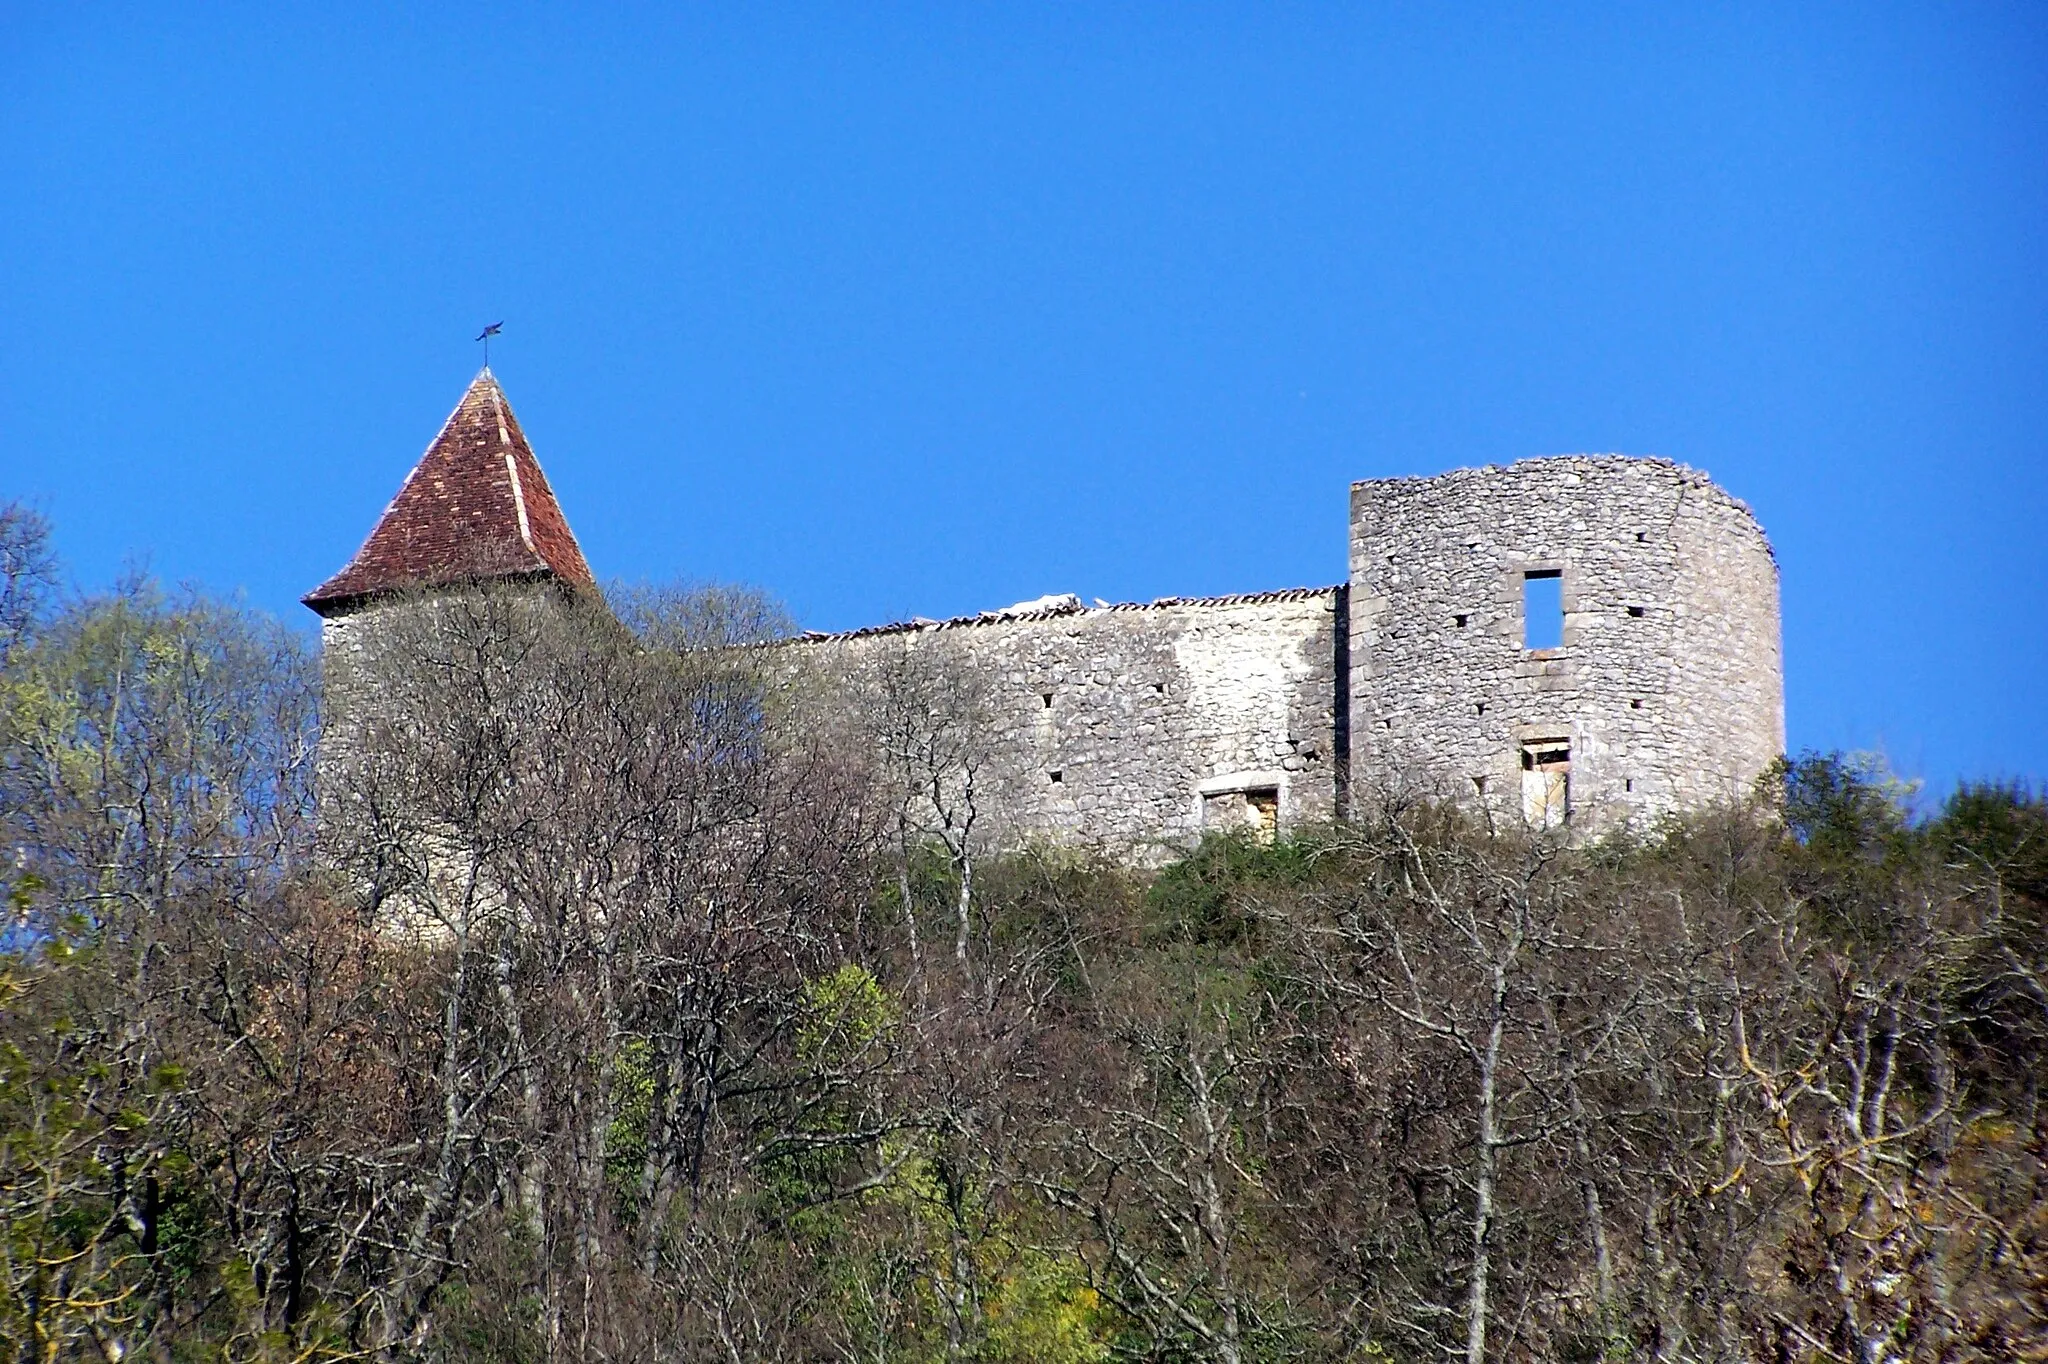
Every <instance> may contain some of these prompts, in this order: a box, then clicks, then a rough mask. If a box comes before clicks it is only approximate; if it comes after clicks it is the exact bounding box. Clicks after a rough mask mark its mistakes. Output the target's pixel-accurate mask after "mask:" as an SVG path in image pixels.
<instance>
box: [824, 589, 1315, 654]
mask: <svg viewBox="0 0 2048 1364" xmlns="http://www.w3.org/2000/svg"><path fill="white" fill-rule="evenodd" d="M1337 590H1338V586H1337V585H1333V586H1330V587H1283V588H1279V589H1277V590H1275V591H1272V592H1234V593H1231V594H1229V595H1227V596H1221V597H1160V598H1157V599H1156V600H1153V601H1124V602H1112V603H1110V604H1109V605H1108V606H1081V607H1071V606H1070V607H1054V608H1051V609H1049V610H1045V611H1027V612H1023V613H1020V614H1011V613H1009V612H1004V611H984V612H982V613H980V614H979V615H974V616H953V617H951V618H949V619H946V620H899V621H891V622H890V623H888V624H887V625H865V626H862V627H861V628H860V629H858V630H839V631H830V630H806V631H804V632H803V633H802V634H801V635H798V636H797V637H796V642H798V643H825V642H829V641H834V640H846V639H872V638H875V637H877V636H880V635H908V634H915V633H917V632H919V631H923V630H960V629H965V628H967V627H969V626H974V625H1014V624H1019V623H1030V622H1035V621H1048V620H1071V619H1073V618H1075V617H1078V616H1096V615H1101V614H1103V613H1104V612H1108V611H1161V610H1170V609H1172V608H1174V607H1180V606H1255V605H1258V604H1259V603H1262V602H1279V601H1309V600H1312V599H1313V598H1316V597H1323V596H1330V595H1333V594H1334V593H1336V592H1337Z"/></svg>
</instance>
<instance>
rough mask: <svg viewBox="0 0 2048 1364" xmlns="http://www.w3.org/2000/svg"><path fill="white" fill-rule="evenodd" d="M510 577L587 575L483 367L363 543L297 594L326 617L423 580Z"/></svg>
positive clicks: (574, 579)
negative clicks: (324, 577) (336, 570)
mask: <svg viewBox="0 0 2048 1364" xmlns="http://www.w3.org/2000/svg"><path fill="white" fill-rule="evenodd" d="M511 577H554V578H559V579H561V580H562V581H564V582H570V583H588V582H590V581H592V579H591V576H590V565H589V564H587V563H585V562H584V559H583V550H582V549H581V548H580V547H579V546H578V545H577V543H576V537H575V535H574V534H573V533H571V531H570V530H569V521H568V518H566V517H564V516H563V515H562V507H561V504H560V503H558V502H556V501H555V494H554V492H553V490H552V489H550V488H549V487H548V480H547V475H545V474H543V473H542V472H541V471H540V461H538V460H536V459H535V458H534V457H533V447H531V446H529V445H528V444H527V443H526V434H525V433H524V432H522V431H521V430H520V429H519V419H518V418H517V417H514V416H513V415H512V405H511V404H510V403H508V402H506V401H505V392H504V390H503V389H501V388H499V387H498V380H497V378H496V376H494V375H493V374H492V373H491V372H490V370H489V369H485V370H483V371H482V372H481V373H479V374H478V375H477V376H476V379H475V380H474V381H473V382H472V383H471V384H470V386H469V391H468V392H467V393H465V394H463V395H462V401H461V402H460V403H457V404H456V406H455V411H454V412H453V413H451V414H449V417H448V420H447V422H446V423H445V424H443V426H442V427H441V434H439V435H438V436H435V437H434V443H433V444H431V445H429V446H428V447H427V453H426V454H425V455H424V456H422V457H421V459H420V462H419V463H418V464H417V465H416V466H414V468H413V471H412V472H411V473H410V474H407V475H406V478H405V482H404V483H403V484H402V485H400V487H399V489H398V496H396V497H394V498H392V499H391V505H390V506H389V507H387V508H385V509H384V515H383V516H382V517H381V518H379V519H378V521H377V527H376V529H375V530H372V531H371V532H370V538H369V539H367V540H365V541H363V547H362V548H361V549H359V550H357V551H356V554H355V557H354V558H353V559H350V560H349V561H348V566H347V567H345V568H343V569H342V570H341V572H339V573H337V574H335V575H334V576H333V577H331V578H329V579H328V580H327V581H326V582H324V583H322V584H320V586H318V587H316V588H314V589H313V590H312V591H311V592H309V593H307V594H306V596H305V597H304V598H303V600H304V601H305V603H306V605H308V606H310V607H312V608H313V609H314V610H315V611H318V612H320V613H321V614H322V615H326V614H329V613H330V612H333V611H337V610H343V609H346V608H347V607H349V606H351V605H354V604H355V603H357V602H359V601H361V600H362V599H364V598H366V597H373V596H376V595H378V594H380V593H385V592H392V591H396V590H398V589H400V588H403V587H408V586H414V585H418V584H422V583H448V582H462V581H469V580H474V579H478V578H511Z"/></svg>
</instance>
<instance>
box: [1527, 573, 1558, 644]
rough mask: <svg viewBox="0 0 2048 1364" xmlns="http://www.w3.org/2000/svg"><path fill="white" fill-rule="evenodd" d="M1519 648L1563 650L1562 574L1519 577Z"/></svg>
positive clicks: (1538, 574)
mask: <svg viewBox="0 0 2048 1364" xmlns="http://www.w3.org/2000/svg"><path fill="white" fill-rule="evenodd" d="M1522 647H1523V648H1525V649H1561V648H1563V647H1564V574H1563V573H1562V572H1561V571H1559V570H1558V569H1554V568H1547V569H1539V570H1537V571H1536V572H1533V573H1525V574H1523V575H1522Z"/></svg>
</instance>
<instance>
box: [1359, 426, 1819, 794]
mask: <svg viewBox="0 0 2048 1364" xmlns="http://www.w3.org/2000/svg"><path fill="white" fill-rule="evenodd" d="M1351 537H1352V538H1351V583H1352V609H1351V629H1352V636H1351V662H1352V678H1353V682H1352V702H1351V710H1352V716H1353V724H1352V733H1353V747H1352V766H1353V769H1354V771H1356V772H1358V773H1359V779H1360V782H1361V783H1392V784H1406V785H1413V784H1418V783H1419V784H1423V785H1425V786H1428V787H1431V788H1433V789H1436V790H1440V791H1442V792H1443V793H1444V794H1448V795H1455V796H1457V797H1459V798H1461V799H1467V800H1474V799H1476V800H1480V801H1483V802H1485V803H1486V804H1487V805H1488V806H1490V807H1492V808H1495V809H1496V810H1498V811H1501V812H1517V813H1520V812H1521V811H1522V810H1523V806H1524V802H1525V798H1527V796H1528V794H1529V791H1530V787H1529V783H1530V782H1531V781H1535V780H1537V778H1536V777H1534V776H1532V774H1531V772H1530V764H1529V762H1528V761H1527V758H1555V757H1558V756H1560V755H1563V754H1566V753H1568V754H1569V758H1568V762H1569V774H1570V806H1571V810H1572V813H1573V821H1574V823H1575V825H1590V826H1592V827H1594V828H1602V827H1611V826H1612V825H1614V824H1616V823H1618V822H1621V821H1624V820H1633V821H1637V822H1642V821H1646V820H1651V819H1654V818H1655V817H1656V816H1658V815H1660V814H1663V813H1665V812H1667V811H1672V810H1677V809H1682V808H1688V807H1694V806H1699V805H1703V804H1707V803H1710V802H1712V801H1716V800H1721V799H1727V798H1730V797H1735V796H1739V795H1741V794H1743V793H1744V792H1746V791H1747V790H1748V789H1749V787H1750V786H1751V785H1752V784H1753V783H1754V782H1755V780H1756V778H1757V777H1758V776H1759V775H1760V774H1761V773H1762V772H1763V770H1764V769H1765V768H1766V767H1767V766H1768V765H1769V763H1770V762H1771V761H1772V760H1773V759H1774V758H1775V757H1777V756H1778V754H1779V753H1780V752H1781V751H1782V750H1783V745H1784V711H1783V700H1782V698H1783V677H1782V664H1781V657H1780V645H1779V633H1778V577H1777V568H1776V564H1775V562H1774V561H1773V559H1772V557H1771V552H1770V548H1769V545H1768V543H1767V542H1766V541H1765V539H1764V535H1763V532H1762V530H1761V529H1760V528H1759V527H1758V525H1757V523H1756V520H1755V518H1754V517H1753V516H1752V515H1751V514H1750V512H1749V509H1748V508H1747V507H1745V506H1744V505H1743V504H1742V503H1740V502H1737V501H1735V500H1734V499H1733V498H1731V497H1729V496H1728V495H1727V494H1726V493H1724V492H1722V491H1721V490H1720V489H1719V488H1717V487H1715V486H1714V484H1713V483H1712V482H1711V481H1710V480H1708V479H1707V477H1706V476H1705V475H1703V474H1700V473H1698V472H1696V471H1694V470H1691V469H1687V468H1684V467H1683V466H1680V465H1676V464H1672V463H1669V462H1667V461H1663V460H1648V459H1632V458H1622V457H1619V456H1605V457H1590V456H1569V457H1559V458H1552V459H1539V460H1525V461H1522V462H1520V463H1516V464H1512V465H1508V466H1504V467H1490V468H1484V469H1461V470H1458V471H1455V472H1453V473H1448V474H1444V475H1441V476H1439V477H1435V478H1421V479H1390V480H1374V481H1369V482H1363V483H1358V484H1355V485H1353V488H1352V499H1351ZM1532 573H1536V574H1545V573H1557V574H1559V575H1560V577H1561V586H1562V595H1563V605H1564V616H1563V643H1562V646H1561V647H1558V648H1555V649H1541V650H1531V649H1529V648H1527V647H1525V637H1524V633H1523V632H1524V618H1523V593H1524V587H1525V580H1526V578H1527V577H1528V575H1530V574H1532ZM1525 755H1527V758H1525Z"/></svg>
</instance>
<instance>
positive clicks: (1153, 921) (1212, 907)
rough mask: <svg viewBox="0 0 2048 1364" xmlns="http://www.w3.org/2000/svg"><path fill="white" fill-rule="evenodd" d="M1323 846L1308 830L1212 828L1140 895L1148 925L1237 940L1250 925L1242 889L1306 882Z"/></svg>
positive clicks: (1157, 930)
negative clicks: (1265, 833) (1288, 833)
mask: <svg viewBox="0 0 2048 1364" xmlns="http://www.w3.org/2000/svg"><path fill="white" fill-rule="evenodd" d="M1326 848H1327V845H1326V843H1325V841H1324V840H1322V839H1320V838H1318V837H1314V836H1294V837H1283V838H1278V839H1272V840H1266V839H1261V838H1259V837H1256V836H1255V835H1253V834H1250V833H1212V834H1210V835H1208V836H1207V837H1205V838H1204V839H1203V840H1202V842H1201V845H1200V846H1199V847H1197V848H1196V849H1195V850H1194V852H1192V853H1191V854H1189V855H1188V856H1187V857H1184V858H1182V859H1181V860H1179V861H1177V862H1174V863H1171V864H1169V865H1168V866H1167V867H1166V868H1165V869H1164V870H1163V871H1161V872H1160V874H1159V876H1158V878H1157V879H1156V880H1155V881H1154V882H1153V883H1152V888H1151V890H1150V891H1149V892H1148V893H1147V895H1146V897H1145V908H1146V912H1147V916H1148V919H1149V929H1150V931H1151V932H1152V933H1153V934H1155V935H1159V936H1162V937H1165V938H1172V939H1181V940H1186V941H1190V942H1196V943H1219V944H1221V943H1231V942H1237V941H1240V940H1242V939H1244V938H1246V937H1248V936H1249V935H1251V934H1252V933H1253V932H1254V931H1255V928H1256V917H1255V916H1254V915H1253V914H1252V913H1250V912H1249V910H1250V905H1249V900H1248V895H1247V892H1252V891H1256V890H1259V889H1266V888H1282V887H1296V886H1302V885H1306V884H1307V883H1308V882H1309V881H1310V880H1312V879H1313V877H1314V875H1315V871H1316V864H1317V860H1318V858H1319V857H1320V856H1321V855H1322V854H1323V853H1324V852H1325V851H1326Z"/></svg>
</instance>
